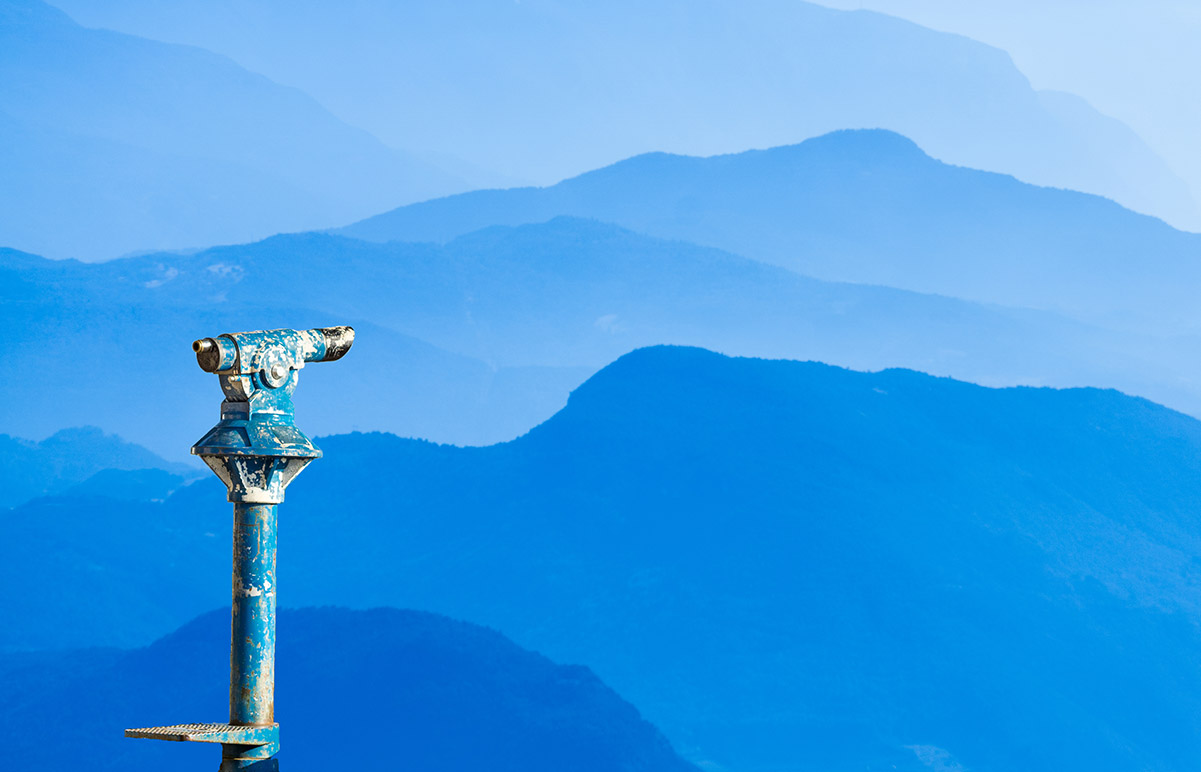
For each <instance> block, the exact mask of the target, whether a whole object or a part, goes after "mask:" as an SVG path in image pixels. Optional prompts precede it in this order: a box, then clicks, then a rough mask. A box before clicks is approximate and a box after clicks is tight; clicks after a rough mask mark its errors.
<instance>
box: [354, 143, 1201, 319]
mask: <svg viewBox="0 0 1201 772" xmlns="http://www.w3.org/2000/svg"><path fill="white" fill-rule="evenodd" d="M560 215H571V216H575V217H591V218H595V219H598V220H603V221H605V222H611V223H615V224H618V225H621V226H623V227H626V228H630V229H632V230H635V231H638V232H640V233H645V234H648V235H652V236H658V237H660V238H667V239H680V240H685V241H689V242H691V243H695V244H700V245H705V246H713V247H718V248H721V249H725V250H729V251H731V252H734V253H736V254H739V255H742V256H745V257H749V258H752V259H755V260H761V261H763V262H767V263H771V264H774V265H779V266H782V267H785V268H789V269H792V270H794V271H796V272H798V273H801V274H804V275H807V276H812V277H815V278H819V279H826V280H831V281H844V282H856V283H865V284H882V285H887V286H890V287H897V288H901V289H909V290H914V291H918V292H927V293H937V294H942V295H949V296H952V297H958V298H963V299H968V300H976V301H981V302H986V303H994V304H999V305H1005V306H1010V307H1023V308H1037V309H1043V310H1050V311H1055V312H1058V313H1062V314H1065V315H1069V316H1072V317H1075V318H1078V319H1082V320H1085V321H1089V322H1092V323H1098V324H1103V325H1105V326H1108V327H1113V328H1118V329H1126V328H1137V329H1144V330H1153V331H1156V332H1159V333H1160V334H1165V335H1167V334H1171V335H1176V334H1181V333H1184V334H1190V335H1195V334H1196V333H1197V331H1198V329H1201V316H1199V315H1198V313H1197V310H1196V309H1197V307H1196V304H1195V303H1194V302H1193V300H1192V288H1193V287H1196V286H1198V284H1199V283H1201V235H1197V234H1192V233H1185V232H1181V231H1178V230H1174V229H1172V228H1170V227H1168V226H1167V225H1165V224H1164V223H1162V222H1160V221H1158V220H1155V219H1154V218H1150V217H1145V216H1142V215H1138V214H1135V213H1133V212H1130V211H1128V210H1125V209H1123V208H1121V207H1119V206H1117V205H1115V204H1114V203H1113V202H1111V201H1106V200H1105V199H1102V198H1100V197H1097V196H1089V195H1084V194H1081V193H1075V192H1072V191H1066V190H1057V189H1051V188H1039V187H1035V186H1033V185H1027V184H1024V183H1021V182H1019V181H1018V180H1016V179H1014V178H1012V177H1008V176H1005V175H1000V174H992V173H988V172H981V171H977V170H974V169H966V168H961V167H955V166H950V165H947V164H944V163H940V162H938V161H936V160H934V159H933V158H931V157H929V156H928V155H926V154H925V153H924V152H922V150H921V149H919V148H918V147H917V145H915V144H914V143H913V142H912V141H910V140H908V139H906V138H905V137H902V136H900V135H897V134H894V133H892V132H886V131H841V132H835V133H833V134H829V135H827V136H823V137H819V138H816V139H812V140H809V141H807V142H803V143H801V144H799V145H790V146H786V147H778V148H772V149H770V150H761V151H749V152H744V153H738V154H734V155H727V156H716V157H711V158H691V157H682V156H675V155H669V154H665V153H653V154H649V155H644V156H638V157H636V158H631V159H628V160H626V161H623V162H621V163H617V164H614V165H612V166H608V167H605V168H603V169H598V170H595V171H592V172H589V173H587V174H583V175H581V176H579V177H575V178H573V179H570V180H566V181H564V182H562V183H559V184H557V185H553V186H551V187H548V188H521V189H514V190H494V191H473V192H470V193H465V194H461V195H457V196H451V197H449V198H443V199H438V200H434V201H428V202H423V203H420V204H414V205H411V206H407V207H402V208H400V209H397V210H395V211H392V212H387V213H384V214H381V215H377V216H375V217H372V218H370V219H368V220H365V221H363V222H360V223H357V224H354V225H351V226H349V227H346V228H343V229H341V230H340V231H339V233H341V234H343V235H347V236H352V237H354V238H359V239H367V240H372V241H395V240H400V241H439V242H443V241H448V240H450V239H453V238H455V237H457V236H460V235H462V234H465V233H469V232H471V231H475V230H478V229H480V228H482V227H485V226H488V225H517V224H522V223H532V222H541V221H544V220H547V219H550V218H552V217H555V216H560Z"/></svg>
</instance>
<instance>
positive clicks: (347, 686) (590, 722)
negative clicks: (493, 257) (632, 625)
mask: <svg viewBox="0 0 1201 772" xmlns="http://www.w3.org/2000/svg"><path fill="white" fill-rule="evenodd" d="M279 632H280V637H279V647H278V658H277V668H276V674H277V678H276V683H277V691H276V696H277V703H276V704H277V712H276V717H277V719H278V720H279V722H280V725H281V745H282V750H281V753H280V755H279V759H280V766H281V768H282V769H286V770H288V772H301V771H302V770H326V769H329V768H330V765H331V764H335V765H340V764H344V763H350V760H351V759H353V763H354V764H355V765H357V766H359V767H360V768H362V769H379V770H384V769H420V770H429V771H430V772H438V771H442V772H462V770H468V769H489V770H511V771H512V772H539V771H543V772H562V771H563V770H579V772H688V771H689V770H695V769H696V768H695V767H693V766H691V765H690V764H688V763H686V762H684V761H683V760H682V759H680V757H679V756H677V755H676V754H675V753H674V752H673V751H672V749H671V746H670V745H669V744H668V743H667V740H665V739H664V738H663V736H662V735H661V734H660V733H659V732H658V731H657V730H656V729H655V728H654V727H652V726H651V725H650V724H648V723H647V722H645V721H644V720H642V718H641V717H640V716H639V715H638V711H637V710H636V709H635V708H634V707H633V706H632V705H630V704H629V703H627V702H625V701H623V700H622V699H621V698H620V697H619V696H618V695H617V694H615V693H614V692H613V691H612V690H611V689H609V688H608V687H606V686H605V685H604V684H603V683H601V682H600V680H599V679H598V678H597V677H596V676H595V675H593V674H592V672H591V671H589V670H588V668H586V667H582V666H579V665H571V666H564V665H557V664H555V663H553V662H550V661H549V660H547V659H546V658H545V657H542V656H540V655H538V654H535V653H533V652H530V651H525V650H523V649H521V648H519V647H518V646H516V645H514V644H513V643H511V642H510V641H508V640H506V639H505V638H504V637H503V636H502V635H500V634H499V633H496V632H494V631H492V630H488V629H485V628H482V627H478V626H476V625H472V624H468V623H466V622H456V621H454V620H451V619H447V618H445V617H440V616H435V615H433V614H423V613H419V612H415V611H398V610H395V609H373V610H371V611H349V610H346V609H336V608H321V609H301V610H284V611H283V612H282V613H281V615H280V619H279ZM228 667H229V611H228V610H226V611H219V612H213V613H209V614H205V615H203V616H201V617H200V618H198V619H196V620H195V621H193V622H190V623H188V624H187V625H185V626H184V627H183V628H182V629H180V630H178V631H177V632H174V633H172V634H171V635H169V636H167V637H165V638H163V639H162V640H159V641H157V642H155V643H154V644H153V645H151V646H149V647H148V648H145V649H139V650H136V651H116V650H91V651H71V652H56V653H54V654H53V655H50V656H47V655H44V654H26V655H8V656H6V657H5V658H4V659H3V660H0V695H2V697H3V699H0V718H3V720H4V721H5V722H6V726H10V727H12V726H16V725H18V724H20V723H21V722H22V720H23V717H24V719H28V717H30V716H51V715H53V716H55V717H56V719H57V721H58V723H55V722H50V721H44V722H30V723H29V724H28V725H27V726H26V728H25V729H24V730H23V731H20V732H12V733H10V734H8V735H6V739H5V744H6V746H7V749H6V763H7V764H9V765H11V766H13V767H14V768H18V769H31V768H35V767H36V768H37V769H43V770H47V772H50V771H52V770H68V769H72V770H73V769H79V768H80V766H85V767H87V768H88V769H95V770H127V769H155V768H157V769H172V770H193V769H195V770H201V769H211V768H213V767H214V766H216V764H217V761H216V759H217V758H218V757H219V755H220V754H219V746H212V745H200V744H199V743H165V742H152V741H147V740H136V741H135V740H129V739H125V738H123V737H122V736H121V730H122V729H123V728H125V727H134V726H156V725H161V724H162V723H169V722H174V721H178V722H179V723H184V722H188V721H224V720H225V717H226V715H227V710H228V704H229V703H228V678H229V675H228V673H229V670H228ZM347 706H354V707H353V710H348V708H347ZM66 723H69V726H70V731H69V732H64V731H62V728H61V727H62V725H63V724H66ZM356 738H364V739H362V741H361V742H360V741H355V740H356ZM348 743H349V744H350V745H351V746H353V748H352V749H350V750H348ZM47 749H52V752H47Z"/></svg>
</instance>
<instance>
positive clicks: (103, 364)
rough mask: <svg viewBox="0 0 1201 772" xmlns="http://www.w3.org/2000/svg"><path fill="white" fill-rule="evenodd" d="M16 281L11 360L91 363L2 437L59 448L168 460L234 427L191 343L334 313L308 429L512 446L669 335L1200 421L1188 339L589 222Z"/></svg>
mask: <svg viewBox="0 0 1201 772" xmlns="http://www.w3.org/2000/svg"><path fill="white" fill-rule="evenodd" d="M0 275H2V276H3V278H5V279H6V285H5V286H6V292H8V293H9V295H10V297H11V299H12V300H13V301H15V302H11V303H8V304H5V305H4V306H2V307H0V322H3V323H5V324H8V325H9V326H10V328H12V329H21V330H23V331H25V334H26V335H27V336H28V339H29V340H31V341H36V342H37V345H30V346H22V347H18V348H17V349H16V350H14V351H11V352H9V354H8V360H7V366H8V367H10V368H11V371H12V372H30V373H36V372H51V371H53V370H54V369H55V368H58V367H61V366H62V363H65V362H70V363H71V367H72V372H75V373H86V377H73V378H63V379H49V380H47V381H46V382H43V383H42V384H41V385H40V386H39V388H38V389H37V390H33V391H32V392H31V391H30V390H29V389H27V388H25V386H24V383H23V381H22V380H21V379H15V378H14V379H8V380H5V381H0V399H5V398H7V399H14V400H15V399H19V400H21V403H22V404H23V405H24V406H25V409H24V410H22V411H19V412H17V413H14V414H13V415H11V416H10V417H9V418H8V421H7V422H6V426H5V427H4V428H5V429H6V430H7V431H9V432H12V433H14V434H18V435H24V436H41V435H45V434H47V433H49V432H53V431H55V430H57V429H59V428H62V427H63V426H71V425H80V424H97V425H100V426H102V427H104V428H105V429H106V430H107V431H111V432H115V433H118V434H120V435H121V436H122V437H125V438H128V439H131V440H134V441H136V442H139V443H141V444H143V445H145V446H147V447H149V448H151V449H153V450H155V451H156V452H159V453H161V454H164V455H166V456H167V457H168V458H179V457H180V455H179V454H182V453H184V452H186V449H187V448H188V447H189V446H190V444H191V443H192V442H193V441H194V440H196V439H197V438H198V437H199V436H200V434H201V433H203V431H204V430H205V429H207V428H208V426H210V425H211V424H212V422H213V421H214V420H215V419H216V413H217V404H216V403H217V402H218V401H219V397H220V393H219V391H218V389H217V384H216V379H215V378H213V377H212V376H208V375H205V374H204V373H202V372H200V371H199V369H198V368H197V367H196V364H195V361H194V358H193V357H192V355H191V351H190V349H189V344H190V342H191V340H192V339H193V338H196V337H203V336H207V335H214V334H218V333H220V332H228V331H236V330H238V329H261V328H264V327H273V326H280V327H302V326H306V325H308V326H325V325H329V324H332V323H351V324H355V325H356V326H358V327H359V328H360V335H359V341H358V343H356V346H355V349H354V351H353V353H352V355H351V356H348V357H347V358H346V359H345V360H344V361H343V362H340V363H339V364H338V365H336V366H324V365H323V366H315V367H309V368H306V369H305V370H304V373H303V375H302V377H301V387H300V388H301V391H300V392H299V394H298V406H299V407H298V409H299V413H298V420H299V422H300V425H301V426H302V427H304V428H305V430H306V431H309V432H310V433H331V432H338V431H349V430H353V429H359V430H375V429H380V430H387V431H392V432H395V433H399V434H401V435H407V436H418V437H424V438H427V439H433V440H437V441H442V442H454V443H459V444H462V443H471V444H487V443H490V442H497V441H502V440H507V439H511V438H513V437H516V436H518V435H519V434H521V433H523V432H525V431H527V430H528V429H529V428H530V427H531V426H534V425H535V424H537V423H539V422H541V421H543V420H545V419H546V418H549V417H550V416H551V415H552V414H553V413H554V412H555V411H556V410H558V409H559V408H561V407H562V406H563V405H564V404H565V402H566V399H567V394H568V392H569V391H570V390H571V389H572V388H574V387H575V386H577V385H579V384H580V383H581V382H583V380H584V379H585V378H586V377H587V376H588V375H590V374H591V373H593V372H595V371H596V370H597V369H599V368H600V367H602V366H604V365H605V364H607V363H608V362H610V361H612V360H613V359H615V358H617V357H618V356H620V355H622V354H624V353H626V352H628V351H630V350H631V349H634V348H637V347H640V346H646V345H654V344H659V343H674V344H687V345H699V346H704V347H707V348H711V349H717V350H721V351H724V352H727V353H733V354H744V355H757V356H770V357H787V358H795V359H818V360H822V361H827V362H832V363H835V364H840V365H845V366H851V367H856V368H860V369H879V368H884V367H893V366H906V367H910V368H915V369H920V370H923V371H927V372H933V373H936V374H942V375H955V376H957V377H960V378H965V379H970V380H973V381H977V382H981V383H987V384H994V385H1008V384H1014V383H1029V384H1037V385H1046V384H1052V385H1087V384H1103V385H1109V386H1117V387H1121V388H1123V389H1126V390H1128V391H1133V392H1135V393H1139V394H1144V395H1147V396H1151V397H1154V398H1157V399H1159V400H1161V401H1165V402H1168V403H1169V404H1172V405H1173V406H1178V407H1180V408H1183V409H1189V410H1193V411H1196V412H1198V413H1201V394H1198V393H1197V390H1196V389H1195V388H1194V387H1192V386H1191V385H1190V384H1189V383H1188V382H1187V381H1185V382H1182V381H1180V379H1179V378H1178V374H1179V372H1180V370H1178V369H1176V367H1177V365H1176V363H1177V362H1180V361H1187V360H1188V357H1189V355H1190V352H1191V349H1190V348H1188V345H1187V341H1185V342H1183V343H1182V342H1180V341H1174V340H1157V339H1153V338H1149V337H1147V336H1137V335H1123V334H1114V333H1110V332H1106V331H1102V330H1097V329H1095V328H1090V327H1088V326H1086V325H1082V324H1079V323H1074V322H1070V321H1067V320H1065V319H1062V318H1058V317H1056V316H1054V315H1051V314H1047V313H1038V312H1030V311H1015V310H1010V309H1004V308H998V307H987V306H981V305H979V304H972V303H966V302H963V301H957V300H953V299H949V298H943V297H935V296H930V295H918V294H914V293H910V292H902V291H898V290H893V289H888V288H883V287H870V286H862V285H850V284H835V283H830V282H821V281H815V280H812V279H808V278H805V277H801V276H798V275H796V274H793V273H790V272H788V271H785V270H782V269H779V268H775V267H771V266H767V265H764V264H762V263H757V262H754V261H751V260H746V259H743V258H739V257H736V256H734V255H731V254H728V253H724V252H720V251H717V250H714V249H708V248H700V247H696V246H693V245H689V244H686V243H681V242H668V241H661V240H657V239H651V238H647V237H645V236H639V235H636V234H633V233H630V232H628V231H625V230H622V229H620V228H617V227H616V226H612V225H607V224H602V223H597V222H593V221H584V220H578V219H569V218H562V219H556V220H554V221H551V222H548V223H544V224H536V225H530V226H523V227H519V228H512V229H510V228H493V229H487V230H484V231H482V232H479V233H474V234H469V235H467V236H464V237H462V238H458V239H455V240H454V241H453V242H451V243H449V244H447V245H444V246H436V245H431V244H396V243H390V244H372V243H367V242H362V241H356V240H351V239H347V238H344V237H337V236H330V235H325V234H301V235H293V236H281V237H276V238H272V239H268V240H266V241H263V242H259V243H255V244H248V245H242V246H236V247H222V248H216V249H211V250H206V251H204V252H202V253H199V254H195V255H190V256H178V255H162V254H160V255H148V256H144V257H139V258H130V259H125V260H119V261H114V262H110V263H105V264H100V265H85V264H80V263H76V262H71V261H46V260H41V259H38V258H35V257H32V256H28V255H21V254H19V253H12V252H8V253H4V252H0ZM266 287H270V293H264V288H266ZM133 361H136V362H137V363H138V364H137V366H138V378H137V379H136V380H135V381H132V382H131V380H130V378H129V369H128V368H129V366H130V364H129V363H131V362H133Z"/></svg>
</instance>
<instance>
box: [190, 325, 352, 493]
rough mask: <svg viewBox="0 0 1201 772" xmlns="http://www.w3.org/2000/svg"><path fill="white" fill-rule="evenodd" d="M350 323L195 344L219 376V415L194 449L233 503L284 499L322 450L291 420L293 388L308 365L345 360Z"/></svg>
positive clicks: (203, 361) (203, 364)
mask: <svg viewBox="0 0 1201 772" xmlns="http://www.w3.org/2000/svg"><path fill="white" fill-rule="evenodd" d="M353 343H354V330H353V329H351V328H350V327H324V328H320V329H313V330H255V331H252V332H234V333H225V334H223V335H218V336H217V337H215V338H201V339H200V340H198V341H196V342H195V343H193V344H192V350H193V351H194V352H196V361H197V363H198V364H199V365H200V369H202V370H204V371H206V372H210V373H215V374H216V375H217V376H218V377H219V378H220V380H221V391H222V392H223V393H224V394H225V401H223V402H222V403H221V420H220V421H218V422H217V425H216V426H214V427H213V428H212V429H210V430H209V432H208V433H207V434H206V435H204V437H202V438H201V439H200V441H199V442H197V443H196V444H195V445H194V446H193V447H192V453H193V455H197V456H200V457H201V459H203V460H204V462H205V463H206V464H208V465H209V467H211V468H212V469H213V471H214V472H216V473H217V475H218V476H219V477H220V478H221V479H222V481H223V482H225V484H226V487H227V488H228V489H229V500H230V501H233V502H242V503H279V502H280V501H282V500H283V492H284V488H285V487H286V486H287V485H288V483H289V482H291V480H292V478H294V477H295V476H296V475H297V474H299V473H300V471H301V470H302V469H303V468H304V467H305V466H306V465H307V464H308V463H309V461H311V460H313V459H314V458H320V457H321V450H320V449H319V448H318V447H317V446H316V445H314V444H313V442H312V440H310V439H309V438H308V437H306V436H305V435H304V433H303V432H301V431H300V430H299V429H297V428H296V426H295V425H294V424H293V418H294V414H295V408H294V406H293V403H292V393H293V392H294V391H295V390H296V381H297V378H298V373H299V371H300V369H301V368H302V367H304V366H305V364H306V363H307V362H332V361H334V360H337V359H341V358H342V357H343V356H344V355H345V354H346V352H347V351H349V350H350V347H351V345H352V344H353Z"/></svg>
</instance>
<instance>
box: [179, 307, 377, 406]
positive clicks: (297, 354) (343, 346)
mask: <svg viewBox="0 0 1201 772" xmlns="http://www.w3.org/2000/svg"><path fill="white" fill-rule="evenodd" d="M353 343H354V329H353V328H351V327H324V328H320V329H314V330H256V331H254V332H235V333H226V334H224V335H218V336H217V337H215V338H201V339H200V340H198V341H196V342H195V343H193V344H192V350H193V351H195V352H196V362H197V363H198V364H199V365H200V369H201V370H204V371H205V372H208V373H216V374H217V375H218V376H220V378H221V390H222V391H223V392H225V398H226V399H227V400H228V401H230V402H257V403H259V404H256V405H255V406H254V407H255V408H256V410H259V411H274V412H287V413H290V412H292V409H291V406H292V399H291V398H292V392H293V391H295V389H296V378H297V375H296V373H297V371H298V370H300V369H301V368H302V367H304V365H305V363H306V362H333V361H334V360H337V359H341V358H342V357H343V356H344V355H345V354H346V352H347V351H350V347H351V345H352V344H353Z"/></svg>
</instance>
